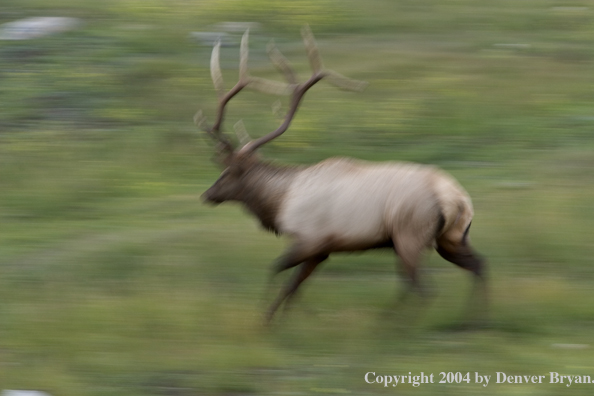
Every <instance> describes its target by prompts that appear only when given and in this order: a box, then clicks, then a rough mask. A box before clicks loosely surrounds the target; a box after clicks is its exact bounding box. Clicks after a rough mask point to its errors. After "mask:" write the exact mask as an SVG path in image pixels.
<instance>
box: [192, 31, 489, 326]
mask: <svg viewBox="0 0 594 396" xmlns="http://www.w3.org/2000/svg"><path fill="white" fill-rule="evenodd" d="M302 36H303V40H304V43H305V47H306V50H307V55H308V58H309V63H310V65H311V68H312V70H313V73H312V75H311V76H310V77H309V79H308V80H306V81H305V82H302V83H299V82H298V79H297V76H296V73H295V71H294V70H293V68H292V67H291V66H290V65H289V63H288V61H287V59H286V58H285V57H284V56H283V55H282V54H281V53H280V51H279V50H278V49H277V48H276V47H275V46H274V44H271V45H269V48H268V53H269V57H270V59H271V61H272V63H273V64H274V65H275V66H276V67H277V68H278V69H279V70H280V71H281V72H282V73H283V74H284V75H285V78H286V79H287V80H288V83H287V84H284V83H280V82H276V81H271V80H265V79H263V78H258V77H253V76H250V75H249V72H248V67H247V60H248V31H246V33H245V34H244V36H243V38H242V40H241V45H240V64H239V81H238V82H237V84H236V85H235V86H234V87H233V88H231V90H229V91H227V92H225V90H224V88H223V79H222V73H221V70H220V66H219V51H220V43H217V44H215V46H214V48H213V51H212V57H211V65H210V66H211V76H212V79H213V82H214V86H215V89H216V91H217V92H218V95H219V101H218V109H217V115H216V121H215V123H214V125H212V126H209V125H207V123H206V120H205V117H204V116H203V115H202V112H201V111H199V112H198V113H197V115H196V116H195V122H196V124H197V125H199V126H200V127H201V128H202V129H204V130H205V131H206V132H207V133H208V135H210V136H211V137H212V138H213V139H214V140H215V142H216V144H217V151H218V157H217V158H218V160H219V162H220V164H221V165H222V166H223V167H224V170H223V171H222V174H221V175H220V177H219V178H218V180H217V181H216V182H215V183H214V184H213V185H212V186H211V187H210V188H209V189H208V190H206V192H204V194H203V195H202V198H203V200H204V201H205V202H207V203H211V204H219V203H222V202H225V201H238V202H240V203H242V204H243V205H244V206H245V207H247V209H249V211H250V212H252V213H253V214H254V215H255V216H256V217H257V218H258V219H259V220H260V222H261V224H262V225H263V226H264V227H265V228H266V229H268V230H271V231H273V232H275V233H277V234H284V235H287V236H288V237H289V238H290V239H291V240H292V244H291V245H290V247H289V248H288V249H287V250H286V251H285V252H284V254H283V255H281V257H279V258H278V259H277V261H276V262H275V264H274V266H273V269H272V274H271V279H272V277H274V276H275V275H276V274H278V273H280V272H282V271H285V270H287V269H290V268H293V267H298V268H297V269H296V270H295V273H294V274H293V277H292V278H291V279H290V280H289V281H288V283H287V284H286V285H285V286H284V287H283V289H282V290H281V292H280V294H279V295H278V296H277V297H276V299H275V300H274V301H273V302H272V304H271V305H270V308H269V309H268V310H267V312H266V316H265V319H266V322H270V320H271V319H272V317H273V315H274V313H275V312H276V311H277V309H278V308H279V307H280V306H281V304H283V302H284V303H285V307H286V306H287V304H288V302H289V301H290V300H291V298H292V297H293V296H294V295H295V292H296V291H297V289H298V288H299V286H300V285H301V283H302V282H303V281H305V280H306V279H307V278H308V277H309V276H310V275H311V274H312V272H313V271H314V270H315V269H316V267H317V266H318V265H319V264H320V263H322V262H323V261H324V260H326V259H327V258H328V256H329V255H330V254H332V253H335V252H353V251H364V250H368V249H374V248H391V249H393V250H394V251H395V253H396V254H397V256H399V257H400V261H401V266H400V272H402V274H403V275H404V277H405V280H407V281H408V282H407V283H408V284H409V287H408V288H407V291H408V289H411V288H412V289H416V290H417V291H419V292H421V294H422V291H423V290H422V288H421V287H420V282H419V274H418V272H419V262H420V259H421V258H422V254H423V252H424V251H425V250H427V249H429V248H431V247H433V248H435V250H437V252H438V253H439V254H440V255H441V256H442V257H443V258H444V259H446V260H447V261H450V262H452V263H454V264H456V265H458V266H459V267H461V268H463V269H465V270H468V271H469V272H471V273H472V274H473V275H474V279H475V282H474V285H475V286H474V291H473V292H479V291H481V290H482V291H483V292H482V293H481V294H483V295H484V296H486V291H485V290H486V285H485V283H486V282H485V265H484V261H483V259H482V258H481V257H480V256H479V255H478V254H477V253H475V251H474V250H473V249H472V247H471V246H470V241H469V236H468V231H469V228H470V224H471V220H472V217H473V207H472V202H471V200H470V197H469V195H468V194H467V193H466V191H465V190H464V189H463V188H462V187H461V186H460V185H459V184H458V182H457V181H456V180H455V179H454V178H452V177H451V176H450V175H448V174H447V173H445V172H443V171H441V170H440V169H438V168H436V167H434V166H429V165H421V164H414V163H404V162H384V163H373V162H364V161H360V160H355V159H350V158H330V159H326V160H324V161H322V162H320V163H317V164H314V165H310V166H286V165H277V164H273V163H270V162H267V161H264V160H262V159H261V158H260V157H259V155H257V154H256V150H257V149H258V148H260V147H262V146H263V145H264V144H266V143H268V142H270V141H271V140H273V139H276V138H277V137H279V136H280V135H282V134H283V133H284V132H285V131H286V130H287V128H288V127H289V124H290V123H291V120H292V119H293V117H294V116H295V114H296V112H297V109H298V107H299V103H300V102H301V99H302V98H303V96H304V94H305V93H306V92H307V90H309V89H310V88H311V87H312V86H314V85H315V84H316V83H317V82H319V81H320V80H322V79H326V80H328V81H329V82H330V83H332V84H333V85H336V86H338V87H339V88H343V89H350V90H359V89H361V88H362V87H363V86H364V83H361V82H358V81H354V80H350V79H348V78H346V77H344V76H342V75H340V74H338V73H336V72H334V71H331V70H327V69H325V68H324V67H323V66H322V61H321V58H320V55H319V52H318V49H317V46H316V44H315V40H314V37H313V35H312V33H311V31H310V29H309V28H308V27H307V26H306V27H305V28H304V29H303V30H302ZM246 87H249V88H253V89H256V90H258V91H261V92H265V93H272V94H289V95H290V104H289V108H288V111H287V113H286V115H285V117H284V120H283V122H282V124H281V125H280V126H279V127H278V129H276V130H274V131H272V132H270V133H268V134H266V135H264V136H262V137H260V138H258V139H256V140H249V141H247V142H246V143H245V144H243V145H240V146H239V147H236V145H234V144H233V143H232V142H231V140H230V139H229V138H228V137H227V136H226V135H225V134H223V133H222V131H221V130H222V122H223V118H224V114H225V107H226V106H227V104H228V102H229V101H230V100H231V99H232V98H233V97H234V96H235V95H237V94H238V93H239V92H240V91H241V90H242V89H244V88H246ZM485 298H486V297H485Z"/></svg>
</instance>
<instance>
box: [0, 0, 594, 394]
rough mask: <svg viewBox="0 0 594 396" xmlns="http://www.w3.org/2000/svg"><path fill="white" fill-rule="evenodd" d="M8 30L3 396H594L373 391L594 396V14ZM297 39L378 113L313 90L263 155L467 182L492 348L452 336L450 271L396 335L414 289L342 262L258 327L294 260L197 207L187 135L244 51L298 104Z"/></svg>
mask: <svg viewBox="0 0 594 396" xmlns="http://www.w3.org/2000/svg"><path fill="white" fill-rule="evenodd" d="M33 17H65V18H72V19H67V20H66V19H61V20H55V19H53V20H51V21H53V22H52V23H57V24H58V27H57V28H56V26H54V28H53V29H52V28H51V27H50V28H47V26H46V28H45V30H44V28H43V27H44V25H43V23H39V21H40V20H34V21H33V23H32V22H31V20H28V21H29V22H28V23H29V24H28V25H27V21H25V22H23V21H22V20H23V19H27V18H33ZM18 21H21V25H19V24H15V22H18ZM35 21H37V22H38V23H35ZM45 21H46V22H47V21H48V20H45ZM229 22H233V23H229ZM238 22H239V23H238ZM0 23H2V24H4V25H2V26H1V27H0V29H2V30H1V34H0V36H1V37H2V40H0V391H1V390H2V389H29V390H42V391H45V392H48V393H50V394H52V395H56V396H57V395H77V396H78V395H184V396H185V395H221V396H222V395H226V396H230V395H306V394H346V393H350V394H354V395H374V394H386V393H396V394H409V395H412V394H414V395H433V394H440V395H450V394H451V395H459V394H485V395H509V394H517V395H532V394H534V395H566V394H583V395H586V394H588V395H589V394H591V392H592V385H581V386H580V385H577V384H574V385H572V386H571V387H570V388H567V387H566V386H565V385H549V384H541V385H534V384H522V385H501V384H499V385H497V384H492V385H489V386H488V387H486V388H484V387H482V386H481V385H475V384H466V383H464V382H463V383H461V384H450V385H447V384H446V385H444V384H433V385H421V386H420V387H418V388H413V387H412V386H411V385H399V386H398V388H383V387H382V386H381V385H377V384H372V385H370V384H367V383H366V382H365V380H364V375H365V373H367V372H369V371H372V372H376V373H377V375H383V374H390V375H396V374H398V375H401V374H408V372H412V373H413V374H415V373H420V372H421V371H423V372H425V373H434V374H435V376H436V377H435V378H440V377H439V374H438V373H439V372H442V371H444V372H462V373H466V372H472V373H474V372H475V371H477V372H480V373H481V374H489V375H494V374H495V372H497V371H502V372H506V373H508V374H510V373H511V374H536V375H542V374H547V373H548V372H549V371H556V372H559V373H562V374H563V373H567V374H574V375H578V374H587V375H591V376H592V377H593V378H594V361H593V359H592V358H593V357H594V350H593V348H594V336H593V331H592V330H593V328H594V263H593V262H592V261H593V260H592V256H593V254H594V242H593V238H592V237H593V234H594V232H593V231H594V225H593V224H594V206H593V201H594V183H593V181H594V179H593V175H592V169H593V167H594V2H593V1H592V0H577V1H574V2H566V1H561V0H557V1H552V0H551V1H547V0H538V1H537V0H523V1H517V0H493V1H469V0H455V1H454V0H445V1H444V0H398V1H394V0H366V1H355V0H340V1H339V0H316V1H311V0H293V1H290V2H289V1H281V0H218V1H216V0H195V1H189V0H106V1H86V0H53V1H46V0H2V2H1V6H0ZM23 23H24V25H23ZM306 23H308V24H309V25H310V26H311V28H312V30H313V32H314V34H315V35H316V37H317V39H318V45H319V47H320V51H321V53H322V57H323V59H324V61H325V64H326V65H327V66H328V67H329V68H332V69H334V70H337V71H339V72H341V73H343V74H345V75H347V76H349V77H351V78H356V79H360V80H365V81H368V82H369V87H368V88H367V90H366V91H365V92H363V93H350V92H341V91H339V90H337V89H335V88H334V87H331V86H330V85H328V84H325V83H324V82H322V83H320V84H318V85H317V86H316V87H314V88H313V89H312V90H310V92H309V93H308V95H307V96H306V98H305V100H304V103H303V105H302V107H301V109H300V111H299V113H298V115H297V117H296V119H295V120H294V123H293V125H292V126H291V128H290V129H289V131H287V132H286V133H285V135H283V136H282V137H281V138H279V139H277V140H275V141H274V142H272V143H271V144H268V145H267V146H266V147H265V148H264V149H263V150H262V151H263V155H264V156H265V157H267V158H269V159H273V160H276V161H278V162H283V163H295V164H307V163H313V162H316V161H320V160H322V159H324V158H327V157H329V156H333V155H341V156H354V157H358V158H362V159H368V160H377V161H379V160H406V161H415V162H421V163H429V164H436V165H438V166H440V167H442V168H444V169H445V170H447V171H448V172H450V173H451V174H453V175H454V176H455V177H456V178H457V179H458V180H459V181H460V182H461V184H462V185H464V186H465V188H466V189H467V190H468V191H469V193H470V195H471V196H472V197H473V200H474V205H475V212H476V216H475V219H474V222H473V229H472V239H473V244H474V245H475V246H476V248H477V249H478V250H479V251H481V252H482V254H484V255H485V256H486V257H487V258H488V260H489V265H490V267H489V271H490V272H489V273H490V280H491V312H490V315H491V327H490V328H488V329H485V330H481V331H472V332H467V331H459V330H458V329H457V324H458V323H459V322H460V320H461V319H460V318H461V316H462V314H463V312H464V307H465V304H466V302H467V301H466V300H467V296H468V294H469V292H470V285H471V282H470V278H469V277H468V275H467V274H466V273H464V272H463V271H461V270H460V269H458V268H455V267H454V266H453V265H451V264H449V263H447V262H445V261H443V260H442V259H441V258H439V257H438V256H437V255H436V254H430V255H429V256H428V257H427V260H426V266H425V268H426V270H425V274H424V280H425V281H426V282H427V283H429V284H430V285H431V286H432V287H433V288H434V290H435V297H434V298H433V299H432V300H430V301H429V302H428V303H426V304H423V303H422V302H420V301H418V299H414V298H413V299H411V301H410V305H409V307H407V308H406V309H400V310H397V311H389V310H388V308H389V307H390V305H391V303H392V302H393V300H394V296H395V294H396V292H397V290H398V289H399V288H400V286H401V285H400V283H399V281H398V279H397V277H396V275H395V270H394V261H395V260H394V257H393V254H392V253H390V252H387V251H386V252H374V253H365V254H360V255H342V256H341V255H337V256H335V257H333V258H332V259H331V260H330V261H329V262H328V263H326V264H325V265H324V266H323V267H322V268H320V270H319V271H318V273H316V274H315V275H316V276H313V277H312V279H311V280H310V281H309V282H308V284H306V285H304V287H303V293H302V294H301V298H300V299H299V300H298V302H297V303H296V304H295V306H294V308H293V309H292V310H291V311H290V312H289V313H287V315H279V316H278V318H277V321H276V322H275V325H274V326H273V327H272V328H271V329H264V328H262V327H261V313H262V309H263V308H264V305H265V302H266V299H265V298H264V290H265V284H266V279H267V276H268V269H269V266H270V263H271V262H272V260H273V259H274V258H275V257H276V256H277V255H278V254H279V253H280V252H281V251H282V249H283V247H284V241H283V240H282V239H278V238H276V237H274V235H272V234H269V233H266V232H264V231H262V230H261V229H260V228H259V226H258V225H257V223H256V220H255V219H254V218H253V217H251V216H249V215H248V214H246V213H245V212H244V211H243V210H241V209H240V208H239V207H238V206H237V205H233V204H229V205H222V206H219V207H217V208H213V207H209V206H205V205H203V204H202V203H201V202H200V200H199V197H200V194H201V193H202V192H203V191H204V190H205V189H206V188H207V187H208V186H209V185H210V184H211V183H212V182H213V181H214V180H215V179H216V178H217V177H218V172H219V169H218V167H217V166H216V165H215V164H214V163H213V162H212V161H211V159H212V157H213V155H214V150H213V145H212V142H210V141H209V140H208V139H207V138H205V136H204V134H203V133H202V132H199V131H197V130H196V127H195V126H194V125H193V122H192V117H193V115H194V113H195V112H196V111H197V110H198V109H199V108H202V109H203V110H204V113H205V114H206V115H207V116H209V117H210V119H211V120H212V117H213V115H214V112H215V106H216V94H215V91H214V89H213V88H212V84H211V81H210V72H209V58H210V52H211V44H212V41H213V39H212V37H213V35H214V36H219V35H221V36H222V38H223V44H224V46H223V49H222V54H221V62H222V66H223V69H224V70H223V72H224V75H225V79H226V82H227V87H231V85H232V84H233V83H234V82H235V79H236V72H237V60H238V52H239V51H238V42H239V38H240V36H241V33H242V32H243V28H244V27H245V26H247V25H249V26H251V36H250V51H251V52H250V68H251V72H252V74H254V75H257V76H262V77H268V78H276V79H279V80H281V79H282V76H280V75H279V74H278V73H277V72H276V71H275V70H274V68H273V66H272V65H271V64H270V62H269V60H268V59H267V56H266V52H265V48H266V44H267V43H268V42H269V41H270V40H271V39H272V38H274V39H275V40H276V44H277V46H278V47H279V48H280V50H281V51H283V52H284V54H285V55H286V56H287V57H288V58H289V59H290V60H291V61H292V63H293V64H294V65H295V67H296V68H297V69H298V70H299V72H300V75H301V78H305V77H306V76H307V75H308V73H309V69H308V63H307V59H306V57H305V53H304V50H303V46H302V43H301V38H300V35H299V30H300V28H301V27H302V26H303V25H304V24H306ZM6 24H8V25H6ZM49 33H51V34H49ZM276 100H277V98H274V97H271V96H266V95H261V94H256V93H252V92H245V93H241V94H240V95H239V96H238V97H237V98H236V99H234V100H233V101H232V102H231V104H230V105H229V109H228V113H227V118H226V120H227V122H226V130H227V131H228V132H231V133H232V130H233V128H232V125H233V124H234V123H235V122H236V121H238V120H239V119H243V120H244V123H245V124H246V127H247V129H248V131H249V132H250V134H251V135H252V136H261V135H262V134H264V133H265V132H268V131H270V130H272V129H274V128H276V126H277V125H278V123H279V119H278V117H277V116H275V115H274V114H273V112H272V111H271V105H272V104H273V103H274V102H275V101H276ZM281 102H282V103H283V104H284V105H285V106H286V98H281ZM281 278H282V277H281ZM280 280H282V279H279V281H280ZM473 378H474V377H473Z"/></svg>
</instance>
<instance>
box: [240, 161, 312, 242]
mask: <svg viewBox="0 0 594 396" xmlns="http://www.w3.org/2000/svg"><path fill="white" fill-rule="evenodd" d="M302 169H303V167H299V166H290V165H277V164H273V163H270V162H266V161H256V162H254V163H253V164H251V166H250V167H249V169H247V170H246V172H245V174H244V175H243V178H242V179H243V180H242V191H241V193H240V194H239V197H238V201H240V202H242V203H243V204H244V205H245V206H246V207H247V208H248V209H249V210H250V211H251V212H252V213H253V214H254V215H255V216H256V217H258V219H259V220H260V223H262V226H263V227H264V228H266V229H268V230H270V231H274V232H275V233H276V234H280V230H279V229H278V223H277V216H278V212H279V210H280V208H281V206H282V203H283V201H284V199H285V197H286V194H287V191H288V190H289V186H290V185H291V183H292V182H293V181H294V180H295V177H296V176H297V174H299V173H300V172H301V171H302Z"/></svg>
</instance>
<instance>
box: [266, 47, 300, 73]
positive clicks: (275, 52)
mask: <svg viewBox="0 0 594 396" xmlns="http://www.w3.org/2000/svg"><path fill="white" fill-rule="evenodd" d="M266 49H267V51H268V57H269V58H270V60H271V61H272V63H274V66H276V67H277V69H279V70H280V71H281V72H282V73H283V74H284V75H285V78H286V79H287V81H288V82H289V84H297V74H296V73H295V70H293V68H292V67H291V65H290V64H289V61H288V60H287V58H285V56H284V55H283V54H282V52H280V51H279V49H278V48H276V45H275V44H274V41H271V42H270V43H268V46H267V47H266Z"/></svg>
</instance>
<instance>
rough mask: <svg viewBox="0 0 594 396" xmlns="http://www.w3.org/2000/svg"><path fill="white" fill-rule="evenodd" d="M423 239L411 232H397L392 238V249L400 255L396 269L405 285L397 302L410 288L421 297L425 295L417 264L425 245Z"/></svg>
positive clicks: (407, 294) (401, 300)
mask: <svg viewBox="0 0 594 396" xmlns="http://www.w3.org/2000/svg"><path fill="white" fill-rule="evenodd" d="M424 239H425V238H420V237H418V236H416V235H415V234H413V233H399V234H398V235H397V236H395V237H394V238H393V242H394V249H395V251H396V254H397V255H398V256H399V257H400V267H398V269H399V272H400V275H401V276H403V277H404V281H405V282H406V287H405V288H404V290H403V291H402V292H401V293H400V296H399V298H398V303H401V302H404V301H405V299H406V298H407V297H408V296H409V294H410V291H411V290H412V291H415V292H417V293H418V294H419V295H420V296H421V297H426V296H427V291H426V290H425V289H424V287H423V285H422V283H421V281H420V279H419V264H420V261H421V258H422V255H423V251H424V250H425V248H426V246H427V242H426V241H425V240H424Z"/></svg>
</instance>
